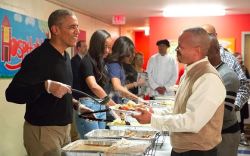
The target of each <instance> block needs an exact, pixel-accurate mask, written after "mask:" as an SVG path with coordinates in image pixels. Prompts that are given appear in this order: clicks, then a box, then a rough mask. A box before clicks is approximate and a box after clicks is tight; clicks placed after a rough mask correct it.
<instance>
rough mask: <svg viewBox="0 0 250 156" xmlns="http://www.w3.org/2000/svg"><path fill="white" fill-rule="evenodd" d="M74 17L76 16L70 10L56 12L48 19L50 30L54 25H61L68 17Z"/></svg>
mask: <svg viewBox="0 0 250 156" xmlns="http://www.w3.org/2000/svg"><path fill="white" fill-rule="evenodd" d="M73 15H74V14H73V12H71V11H69V10H65V9H58V10H55V11H54V12H52V13H51V14H50V16H49V19H48V26H49V30H50V29H51V27H52V26H53V25H58V24H60V22H61V20H62V19H63V18H65V17H66V16H73Z"/></svg>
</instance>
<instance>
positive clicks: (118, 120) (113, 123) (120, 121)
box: [108, 119, 130, 126]
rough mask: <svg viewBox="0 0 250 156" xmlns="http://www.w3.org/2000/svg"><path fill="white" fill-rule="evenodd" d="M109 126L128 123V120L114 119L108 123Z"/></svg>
mask: <svg viewBox="0 0 250 156" xmlns="http://www.w3.org/2000/svg"><path fill="white" fill-rule="evenodd" d="M108 125H109V126H120V125H130V123H129V122H126V121H125V120H121V119H115V120H114V121H113V122H110V123H108Z"/></svg>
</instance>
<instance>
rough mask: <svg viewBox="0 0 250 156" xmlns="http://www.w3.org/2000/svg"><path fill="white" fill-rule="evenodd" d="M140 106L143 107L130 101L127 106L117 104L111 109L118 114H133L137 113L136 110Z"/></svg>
mask: <svg viewBox="0 0 250 156" xmlns="http://www.w3.org/2000/svg"><path fill="white" fill-rule="evenodd" d="M140 106H141V105H139V104H136V103H135V102H133V101H131V100H130V101H128V102H127V103H125V104H116V105H114V106H110V108H111V109H113V110H114V111H118V112H124V113H132V112H135V110H136V108H137V107H140Z"/></svg>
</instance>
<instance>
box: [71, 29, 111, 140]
mask: <svg viewBox="0 0 250 156" xmlns="http://www.w3.org/2000/svg"><path fill="white" fill-rule="evenodd" d="M111 47H112V39H111V36H110V34H109V33H108V32H107V31H105V30H97V31H96V32H94V34H93V35H92V36H91V39H90V44H89V50H88V54H87V55H86V56H85V57H84V58H83V59H82V60H81V63H80V71H79V75H80V78H81V82H80V85H81V90H82V91H83V92H86V93H88V94H89V95H91V96H93V97H95V98H96V99H97V100H98V99H103V98H104V97H106V96H108V94H109V92H110V90H111V89H110V88H111V87H110V86H109V85H110V83H109V82H110V79H109V77H108V73H107V70H106V67H105V62H104V59H105V58H107V56H108V55H109V54H111V52H112V51H111ZM79 100H80V102H81V104H84V105H86V106H88V107H89V108H91V109H93V110H95V111H98V110H101V109H105V106H104V105H100V104H98V103H97V102H95V101H94V100H93V99H90V98H88V97H82V98H80V99H79ZM107 105H115V103H114V101H113V100H110V101H109V102H108V104H107ZM95 115H96V118H99V119H106V113H105V112H102V113H96V114H95ZM105 126H106V124H105V123H104V122H99V121H88V120H84V119H81V118H79V117H78V116H77V115H76V127H77V130H78V132H79V134H80V137H81V138H84V135H85V134H86V133H88V132H90V131H91V130H93V129H104V128H105Z"/></svg>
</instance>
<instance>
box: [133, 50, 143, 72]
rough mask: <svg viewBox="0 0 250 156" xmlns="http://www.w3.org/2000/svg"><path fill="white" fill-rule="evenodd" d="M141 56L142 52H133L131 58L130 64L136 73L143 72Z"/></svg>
mask: <svg viewBox="0 0 250 156" xmlns="http://www.w3.org/2000/svg"><path fill="white" fill-rule="evenodd" d="M143 58H144V57H143V54H142V53H140V52H137V53H135V57H134V59H133V62H132V66H133V67H134V69H135V70H136V71H137V73H142V72H144V69H143V63H144V59H143Z"/></svg>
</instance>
